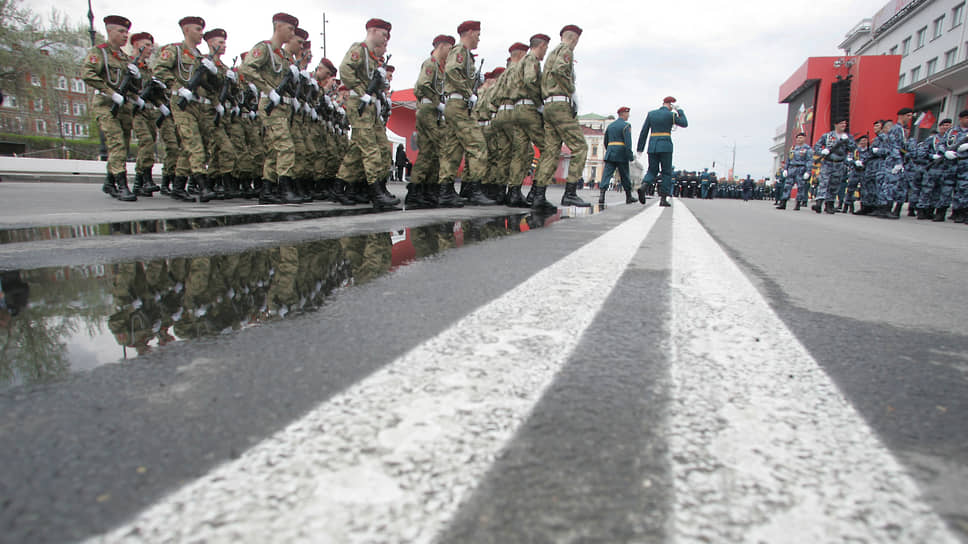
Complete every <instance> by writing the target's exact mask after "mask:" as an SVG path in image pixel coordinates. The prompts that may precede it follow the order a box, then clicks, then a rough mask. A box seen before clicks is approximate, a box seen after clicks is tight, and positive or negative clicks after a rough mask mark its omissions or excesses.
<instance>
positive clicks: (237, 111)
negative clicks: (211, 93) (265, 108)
mask: <svg viewBox="0 0 968 544" xmlns="http://www.w3.org/2000/svg"><path fill="white" fill-rule="evenodd" d="M229 112H230V113H231V114H232V115H239V114H240V113H242V110H240V109H239V107H238V106H232V109H231V110H229Z"/></svg>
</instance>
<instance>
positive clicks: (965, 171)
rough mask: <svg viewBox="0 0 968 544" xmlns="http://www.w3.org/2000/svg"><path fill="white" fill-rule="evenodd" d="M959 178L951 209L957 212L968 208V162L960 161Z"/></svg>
mask: <svg viewBox="0 0 968 544" xmlns="http://www.w3.org/2000/svg"><path fill="white" fill-rule="evenodd" d="M957 172H958V177H957V179H956V180H955V184H954V188H953V189H954V190H953V191H952V194H951V207H952V209H955V210H961V209H964V208H968V161H964V160H962V161H958V167H957Z"/></svg>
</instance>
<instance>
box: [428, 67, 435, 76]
mask: <svg viewBox="0 0 968 544" xmlns="http://www.w3.org/2000/svg"><path fill="white" fill-rule="evenodd" d="M427 75H428V76H432V75H434V71H433V70H432V69H430V68H427Z"/></svg>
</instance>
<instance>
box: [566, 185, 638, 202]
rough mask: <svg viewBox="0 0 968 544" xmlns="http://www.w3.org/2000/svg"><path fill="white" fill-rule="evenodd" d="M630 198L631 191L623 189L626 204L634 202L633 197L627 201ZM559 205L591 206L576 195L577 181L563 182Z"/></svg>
mask: <svg viewBox="0 0 968 544" xmlns="http://www.w3.org/2000/svg"><path fill="white" fill-rule="evenodd" d="M630 198H632V191H629V190H628V189H626V190H625V203H626V204H630V203H631V202H635V200H634V199H633V200H631V201H629V199H630ZM561 205H562V206H578V207H581V208H587V207H589V206H591V204H589V203H587V202H585V201H584V200H582V198H581V197H580V196H578V183H574V182H573V183H566V184H565V194H563V195H561Z"/></svg>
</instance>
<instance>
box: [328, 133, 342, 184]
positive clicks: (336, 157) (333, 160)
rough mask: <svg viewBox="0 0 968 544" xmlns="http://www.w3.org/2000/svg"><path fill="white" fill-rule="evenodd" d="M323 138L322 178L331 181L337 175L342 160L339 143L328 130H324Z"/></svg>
mask: <svg viewBox="0 0 968 544" xmlns="http://www.w3.org/2000/svg"><path fill="white" fill-rule="evenodd" d="M324 138H325V145H324V146H323V150H324V153H325V156H326V158H325V165H324V167H323V178H324V179H332V178H335V177H336V174H337V173H339V164H340V162H342V160H343V158H342V156H341V155H340V153H339V143H338V142H337V141H336V138H337V136H336V135H335V134H333V133H332V132H331V131H330V130H329V128H327V129H325V133H324Z"/></svg>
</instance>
